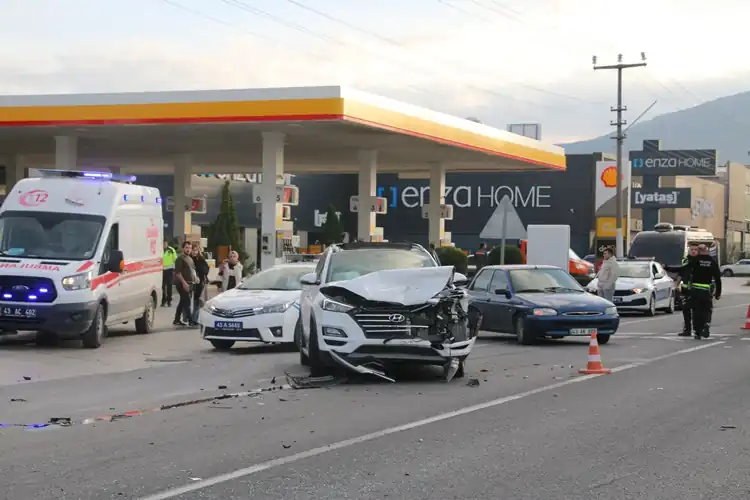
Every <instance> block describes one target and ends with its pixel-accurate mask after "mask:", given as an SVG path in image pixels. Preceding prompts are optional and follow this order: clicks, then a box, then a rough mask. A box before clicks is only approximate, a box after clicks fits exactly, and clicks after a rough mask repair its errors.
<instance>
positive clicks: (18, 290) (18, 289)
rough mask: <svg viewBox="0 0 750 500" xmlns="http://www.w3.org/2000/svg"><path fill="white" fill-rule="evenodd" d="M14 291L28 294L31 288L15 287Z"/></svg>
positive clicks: (24, 286)
mask: <svg viewBox="0 0 750 500" xmlns="http://www.w3.org/2000/svg"><path fill="white" fill-rule="evenodd" d="M12 290H13V291H16V292H28V291H29V287H27V286H26V285H15V286H14V287H13V288H12Z"/></svg>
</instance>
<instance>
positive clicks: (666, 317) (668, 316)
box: [620, 304, 748, 326]
mask: <svg viewBox="0 0 750 500" xmlns="http://www.w3.org/2000/svg"><path fill="white" fill-rule="evenodd" d="M740 307H744V308H745V309H747V307H748V306H747V304H737V305H734V306H724V307H714V311H723V310H729V309H739V308H740ZM678 317H679V316H678V315H674V314H665V315H662V316H655V317H653V318H643V319H636V320H631V321H628V318H621V320H623V321H620V325H621V326H622V325H635V324H636V323H645V322H647V321H658V320H661V319H669V318H678Z"/></svg>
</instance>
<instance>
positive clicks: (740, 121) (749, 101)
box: [561, 92, 750, 164]
mask: <svg viewBox="0 0 750 500" xmlns="http://www.w3.org/2000/svg"><path fill="white" fill-rule="evenodd" d="M627 135H628V137H627V139H625V151H629V150H631V149H632V150H634V151H638V150H640V149H641V145H642V144H643V140H644V139H661V148H662V149H716V150H717V151H718V155H719V162H720V164H723V163H725V162H727V161H730V160H731V161H738V162H740V163H750V158H749V157H748V152H750V92H743V93H741V94H736V95H732V96H727V97H721V98H719V99H716V100H714V101H709V102H705V103H703V104H699V105H698V106H695V107H693V108H688V109H683V110H680V111H675V112H673V113H667V114H664V115H659V116H657V117H655V118H652V119H650V120H647V121H644V122H639V123H636V124H635V125H633V128H631V129H630V130H628V132H627ZM610 136H611V135H605V136H602V137H597V138H595V139H589V140H587V141H580V142H572V143H569V144H561V146H562V147H564V148H565V151H566V152H567V153H574V154H575V153H594V152H603V153H613V152H614V151H615V141H614V140H612V139H610V138H609V137H610Z"/></svg>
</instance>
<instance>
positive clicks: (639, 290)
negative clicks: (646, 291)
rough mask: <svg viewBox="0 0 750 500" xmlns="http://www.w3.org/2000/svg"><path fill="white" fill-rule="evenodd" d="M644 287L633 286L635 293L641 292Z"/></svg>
mask: <svg viewBox="0 0 750 500" xmlns="http://www.w3.org/2000/svg"><path fill="white" fill-rule="evenodd" d="M642 291H643V288H633V293H641V292H642Z"/></svg>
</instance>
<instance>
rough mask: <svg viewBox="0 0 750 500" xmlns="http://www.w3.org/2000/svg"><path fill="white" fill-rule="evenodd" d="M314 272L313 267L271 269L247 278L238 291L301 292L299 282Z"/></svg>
mask: <svg viewBox="0 0 750 500" xmlns="http://www.w3.org/2000/svg"><path fill="white" fill-rule="evenodd" d="M314 271H315V266H294V267H272V268H271V269H268V270H266V271H261V272H259V273H258V274H253V275H252V276H248V277H247V278H245V279H244V280H242V283H241V284H240V286H238V287H237V288H239V289H240V290H302V285H301V284H300V282H299V280H300V279H302V276H304V275H305V274H308V273H312V272H314Z"/></svg>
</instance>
